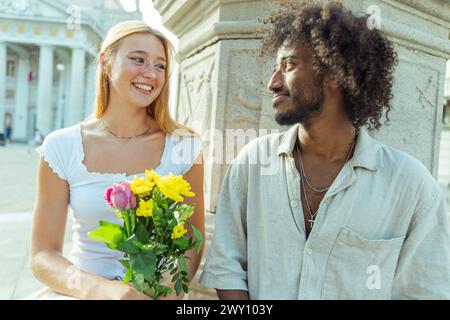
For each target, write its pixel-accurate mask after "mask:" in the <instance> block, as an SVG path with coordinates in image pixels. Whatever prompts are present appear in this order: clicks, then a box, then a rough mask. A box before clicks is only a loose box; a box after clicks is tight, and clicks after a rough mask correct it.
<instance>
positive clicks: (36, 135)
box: [33, 129, 44, 147]
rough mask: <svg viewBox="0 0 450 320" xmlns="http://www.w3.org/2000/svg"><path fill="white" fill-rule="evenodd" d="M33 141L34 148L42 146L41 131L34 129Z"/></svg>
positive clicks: (42, 137)
mask: <svg viewBox="0 0 450 320" xmlns="http://www.w3.org/2000/svg"><path fill="white" fill-rule="evenodd" d="M33 140H34V144H35V145H36V147H39V146H40V145H41V144H42V142H43V141H44V136H43V135H42V133H41V131H39V129H36V130H35V131H34V137H33Z"/></svg>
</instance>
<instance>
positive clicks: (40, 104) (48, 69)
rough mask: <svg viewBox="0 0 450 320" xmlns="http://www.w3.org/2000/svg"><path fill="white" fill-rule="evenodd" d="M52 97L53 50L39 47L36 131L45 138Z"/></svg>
mask: <svg viewBox="0 0 450 320" xmlns="http://www.w3.org/2000/svg"><path fill="white" fill-rule="evenodd" d="M52 97H53V48H52V47H50V46H46V45H44V46H41V51H40V54H39V73H38V96H37V110H36V117H37V121H36V122H37V125H36V126H37V129H39V130H40V131H41V133H42V134H43V135H44V136H46V135H47V134H49V133H50V131H51V128H50V125H51V123H50V120H51V114H50V112H51V110H52Z"/></svg>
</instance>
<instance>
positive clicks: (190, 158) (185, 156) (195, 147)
mask: <svg viewBox="0 0 450 320" xmlns="http://www.w3.org/2000/svg"><path fill="white" fill-rule="evenodd" d="M202 147H203V146H202V141H201V139H200V138H199V137H197V136H195V137H181V138H180V139H179V140H176V141H175V142H174V145H173V147H172V149H171V151H170V155H169V157H170V161H171V162H172V163H174V164H175V165H176V166H177V170H178V173H177V174H180V175H184V174H185V173H186V172H188V171H189V170H190V169H191V168H192V165H193V164H195V161H196V159H197V158H198V156H199V155H200V153H201V152H202Z"/></svg>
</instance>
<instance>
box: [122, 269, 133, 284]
mask: <svg viewBox="0 0 450 320" xmlns="http://www.w3.org/2000/svg"><path fill="white" fill-rule="evenodd" d="M132 278H133V269H128V271H127V273H126V274H125V278H124V279H123V283H125V284H128V282H130V280H131V279H132Z"/></svg>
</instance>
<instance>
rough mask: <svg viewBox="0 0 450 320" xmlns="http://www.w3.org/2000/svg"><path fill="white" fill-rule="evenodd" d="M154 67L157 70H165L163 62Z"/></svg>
mask: <svg viewBox="0 0 450 320" xmlns="http://www.w3.org/2000/svg"><path fill="white" fill-rule="evenodd" d="M156 68H158V69H159V70H166V66H165V65H163V64H157V65H156Z"/></svg>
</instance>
